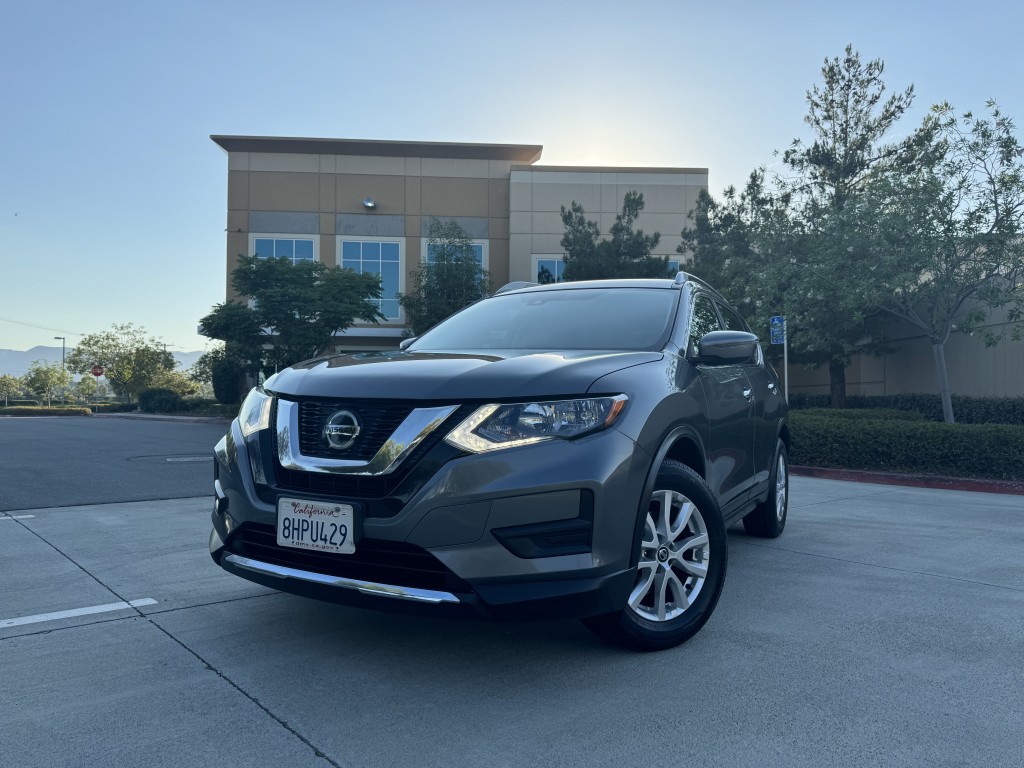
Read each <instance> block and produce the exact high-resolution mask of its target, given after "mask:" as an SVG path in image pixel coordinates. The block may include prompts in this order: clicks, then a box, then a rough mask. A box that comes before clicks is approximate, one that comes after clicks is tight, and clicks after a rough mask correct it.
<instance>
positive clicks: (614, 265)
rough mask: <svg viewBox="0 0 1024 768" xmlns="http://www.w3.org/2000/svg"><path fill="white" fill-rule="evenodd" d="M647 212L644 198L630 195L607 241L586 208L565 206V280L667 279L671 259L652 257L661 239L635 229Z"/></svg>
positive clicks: (633, 192)
mask: <svg viewBox="0 0 1024 768" xmlns="http://www.w3.org/2000/svg"><path fill="white" fill-rule="evenodd" d="M643 209H644V196H643V194H642V193H640V192H637V191H635V190H634V191H631V192H627V193H626V195H625V197H624V198H623V200H622V212H621V213H617V214H615V223H614V224H613V225H612V227H611V230H610V231H609V237H608V238H607V239H603V238H602V237H601V230H600V227H598V225H597V223H596V222H593V221H590V220H589V219H587V217H586V211H584V210H583V206H582V205H580V204H579V203H577V202H576V201H575V200H573V201H572V203H571V204H570V206H569V207H568V208H566V207H565V206H564V205H563V206H562V207H561V213H562V224H563V225H564V226H565V234H564V235H563V236H562V241H561V244H562V248H564V249H565V258H564V261H565V272H564V273H563V277H564V278H565V279H566V280H600V279H603V278H615V277H626V278H628V277H667V276H668V257H667V256H652V255H651V251H652V250H653V249H654V248H656V247H657V245H658V242H659V241H660V240H661V235H660V234H659V233H658V232H655V233H654V234H651V235H646V234H644V232H643V231H642V230H634V229H633V225H634V224H635V223H636V220H637V217H638V216H639V215H640V212H641V211H642V210H643Z"/></svg>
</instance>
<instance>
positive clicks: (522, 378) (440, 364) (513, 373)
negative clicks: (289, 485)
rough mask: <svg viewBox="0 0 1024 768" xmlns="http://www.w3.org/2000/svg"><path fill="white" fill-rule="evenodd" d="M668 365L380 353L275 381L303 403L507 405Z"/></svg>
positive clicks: (316, 365) (304, 367)
mask: <svg viewBox="0 0 1024 768" xmlns="http://www.w3.org/2000/svg"><path fill="white" fill-rule="evenodd" d="M661 358H662V353H660V352H570V353H562V352H515V353H501V354H495V353H493V352H490V351H489V352H488V353H487V354H486V355H485V354H448V353H422V352H400V351H399V352H375V353H360V354H353V355H339V356H337V357H329V358H321V359H317V360H309V361H307V362H305V363H299V364H298V365H295V366H292V367H291V368H287V369H285V370H283V371H281V372H280V373H278V374H276V375H274V376H273V377H271V378H270V379H268V380H267V383H266V385H265V386H266V388H267V389H268V390H270V391H271V392H275V393H278V394H282V395H294V396H298V397H343V398H352V399H365V398H370V399H389V400H391V399H394V400H445V401H452V402H455V401H466V400H507V399H511V398H519V397H530V398H534V397H557V396H566V395H582V394H585V393H586V392H587V390H588V389H589V388H590V386H591V384H593V383H594V382H595V381H596V380H597V379H599V378H601V377H602V376H606V375H608V374H609V373H614V372H615V371H619V370H622V369H623V368H629V367H632V366H635V365H641V364H643V363H650V362H654V361H656V360H660V359H661Z"/></svg>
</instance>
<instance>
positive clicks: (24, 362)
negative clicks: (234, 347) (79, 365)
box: [0, 347, 203, 376]
mask: <svg viewBox="0 0 1024 768" xmlns="http://www.w3.org/2000/svg"><path fill="white" fill-rule="evenodd" d="M71 349H72V347H68V348H67V354H69V355H70V354H71ZM171 354H173V355H174V359H175V360H176V361H177V362H178V368H177V370H179V371H186V370H188V369H189V368H191V367H192V363H194V362H195V361H196V360H197V359H199V356H200V355H201V354H203V353H202V352H172V353H171ZM36 360H46V361H47V362H50V363H60V347H32V349H27V350H25V351H21V350H17V349H0V376H2V375H3V374H5V373H9V374H11V375H12V376H24V375H25V374H26V373H28V367H29V366H30V365H31V364H32V363H34V362H35V361H36Z"/></svg>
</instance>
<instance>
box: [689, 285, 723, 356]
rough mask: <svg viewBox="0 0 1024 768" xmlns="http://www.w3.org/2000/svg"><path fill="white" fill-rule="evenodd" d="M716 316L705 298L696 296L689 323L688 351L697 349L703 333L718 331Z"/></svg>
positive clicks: (708, 300)
mask: <svg viewBox="0 0 1024 768" xmlns="http://www.w3.org/2000/svg"><path fill="white" fill-rule="evenodd" d="M720 330H722V327H721V326H720V325H719V324H718V315H716V314H715V308H714V306H712V304H711V300H710V299H709V298H708V297H707V296H698V297H697V298H696V300H695V301H694V302H693V319H692V320H691V321H690V349H693V350H695V349H697V342H698V341H700V339H701V337H702V336H703V335H704V334H705V333H711V331H720Z"/></svg>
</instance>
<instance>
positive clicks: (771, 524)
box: [743, 440, 789, 539]
mask: <svg viewBox="0 0 1024 768" xmlns="http://www.w3.org/2000/svg"><path fill="white" fill-rule="evenodd" d="M780 473H781V482H780ZM788 515H789V453H788V452H787V451H786V444H785V443H783V442H782V441H781V440H779V444H778V445H777V446H776V447H775V456H774V458H773V459H772V473H771V477H770V478H769V481H768V498H767V499H765V500H764V501H762V502H761V503H760V504H758V505H757V507H755V508H754V511H753V512H751V513H750V514H748V515H747V516H746V517H744V518H743V529H744V530H745V531H746V532H747V533H748V534H750V535H751V536H758V537H760V538H762V539H774V538H777V537H778V536H779V535H781V533H782V531H783V530H784V529H785V527H786V517H787V516H788Z"/></svg>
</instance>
